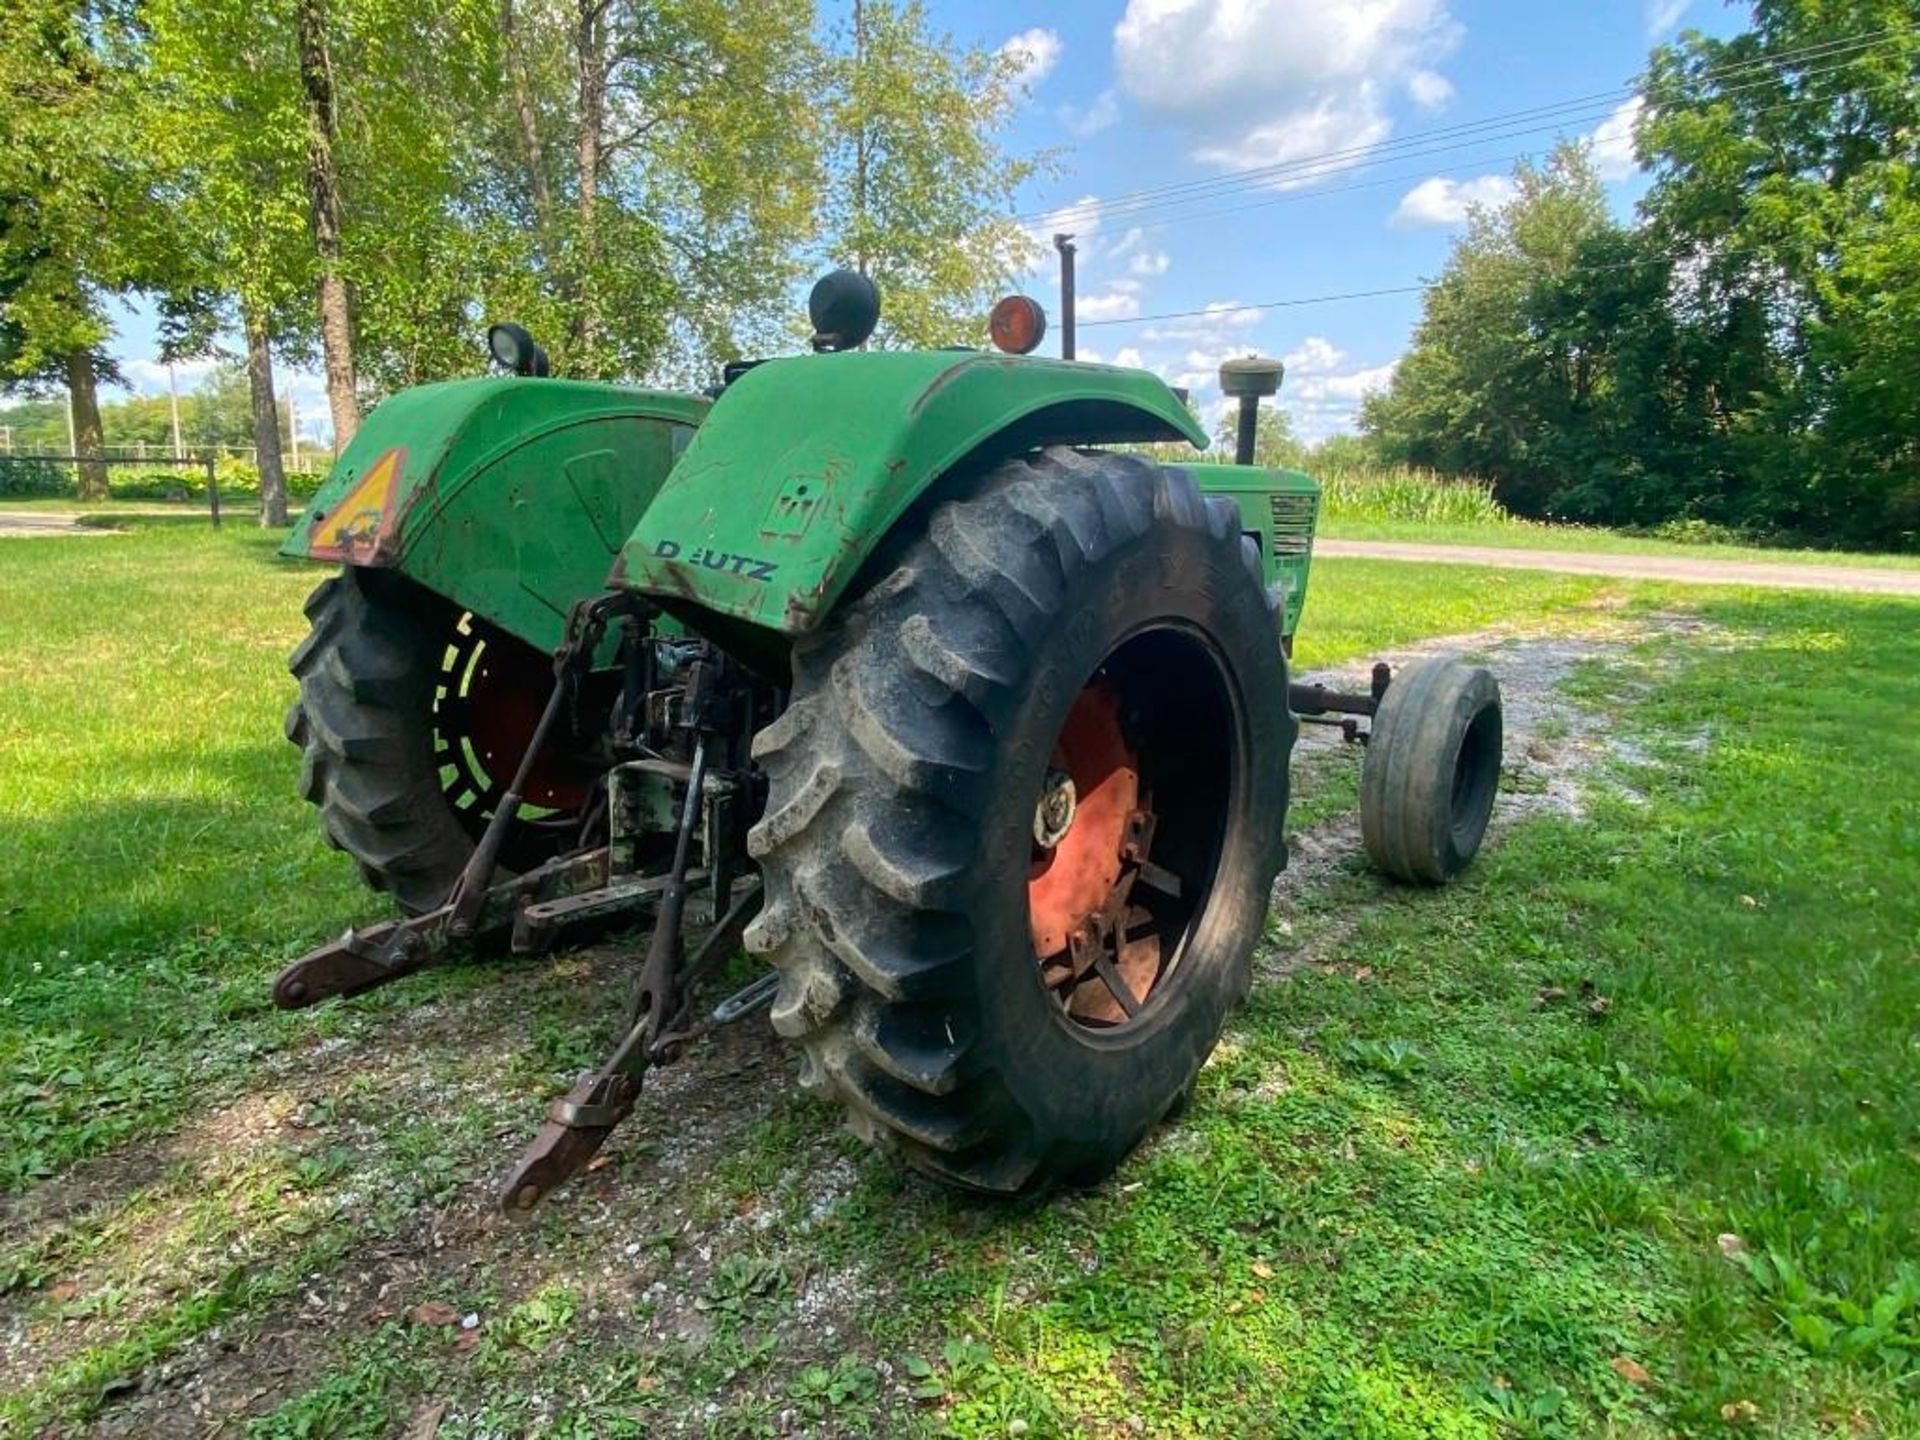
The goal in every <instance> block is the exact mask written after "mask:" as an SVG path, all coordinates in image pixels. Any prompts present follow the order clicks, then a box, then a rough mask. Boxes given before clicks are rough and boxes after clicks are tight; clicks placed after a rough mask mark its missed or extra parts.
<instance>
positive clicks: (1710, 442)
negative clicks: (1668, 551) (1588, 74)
mask: <svg viewBox="0 0 1920 1440" xmlns="http://www.w3.org/2000/svg"><path fill="white" fill-rule="evenodd" d="M1753 17H1754V20H1753V28H1752V29H1750V30H1749V31H1747V32H1746V33H1743V34H1741V35H1739V36H1737V37H1735V38H1734V39H1732V40H1727V41H1720V40H1714V39H1710V38H1708V37H1705V36H1702V35H1699V34H1697V33H1690V34H1688V35H1685V36H1683V37H1682V38H1681V39H1679V40H1678V41H1676V42H1675V43H1674V44H1672V45H1670V46H1664V47H1662V48H1661V49H1659V50H1657V51H1655V53H1654V55H1653V58H1652V61H1651V63H1650V66H1649V69H1648V72H1647V76H1646V79H1645V86H1644V95H1645V102H1646V109H1645V113H1644V116H1643V118H1642V120H1641V122H1640V125H1639V130H1638V136H1637V143H1638V146H1639V150H1640V153H1641V156H1642V158H1643V159H1644V160H1645V161H1646V162H1647V163H1648V164H1649V165H1650V166H1651V168H1652V170H1653V177H1654V178H1653V184H1652V186H1651V188H1650V190H1649V192H1648V194H1647V196H1646V198H1645V200H1644V201H1643V202H1642V204H1641V206H1640V211H1639V215H1638V216H1637V218H1636V221H1635V223H1633V224H1622V223H1620V222H1618V221H1616V220H1614V219H1613V218H1612V217H1611V216H1610V214H1609V213H1608V210H1607V206H1606V203H1605V197H1604V194H1603V193H1602V191H1601V188H1600V185H1599V182H1598V180H1597V178H1596V176H1595V175H1594V173H1593V169H1592V166H1591V164H1590V163H1589V161H1588V159H1587V157H1586V156H1585V154H1584V153H1583V151H1582V150H1581V149H1580V148H1579V147H1572V146H1569V147H1562V149H1561V150H1559V151H1557V152H1556V153H1555V154H1554V156H1553V157H1552V158H1551V159H1550V160H1549V161H1548V162H1547V163H1546V164H1545V165H1544V166H1540V167H1533V166H1529V165H1525V164H1523V165H1522V166H1521V167H1520V168H1519V170H1517V171H1516V173H1515V181H1516V187H1515V195H1514V197H1513V199H1512V200H1511V201H1510V202H1508V203H1507V204H1505V205H1502V206H1500V207H1498V208H1495V209H1484V208H1483V209H1479V210H1476V211H1475V212H1474V213H1473V215H1472V217H1471V220H1470V222H1469V225H1468V228H1467V231H1466V234H1465V235H1464V236H1463V237H1462V239H1461V240H1460V241H1459V242H1458V243H1457V244H1456V246H1455V247H1454V252H1453V254H1452V257H1451V258H1450V259H1449V261H1448V263H1447V266H1446V269H1445V271H1444V272H1443V273H1442V275H1441V276H1440V277H1439V279H1438V280H1437V281H1436V282H1435V283H1434V284H1433V286H1432V287H1431V288H1430V290H1429V291H1428V293H1427V295H1426V297H1425V300H1424V302H1423V308H1422V315H1421V320H1420V324H1419V327H1418V329H1417V330H1416V332H1415V336H1414V342H1413V345H1412V347H1411V348H1410V350H1409V352H1408V354H1407V356H1406V358H1405V359H1404V360H1403V361H1402V363H1401V365H1400V367H1399V369H1398V371H1397V372H1396V374H1395V377H1394V381H1393V383H1392V385H1391V387H1390V388H1389V389H1388V390H1386V391H1385V392H1383V393H1381V394H1379V395H1376V396H1374V397H1372V398H1370V400H1369V402H1368V403H1367V405H1366V407H1365V409H1364V411H1363V424H1364V426H1365V428H1366V430H1367V431H1368V433H1369V435H1370V436H1371V437H1372V439H1373V441H1374V442H1375V444H1376V445H1377V447H1378V448H1379V449H1380V450H1381V451H1382V452H1383V454H1384V455H1385V456H1386V458H1389V459H1401V460H1406V461H1409V462H1411V463H1415V464H1420V465H1427V466H1432V467H1434V468H1436V469H1441V470H1451V471H1461V472H1471V473H1475V474H1479V475H1484V476H1487V477H1489V478H1491V479H1492V480H1493V481H1494V483H1495V487H1496V493H1497V494H1498V495H1499V497H1500V498H1501V499H1502V500H1503V501H1504V502H1505V503H1507V504H1508V505H1510V506H1511V507H1512V508H1514V509H1516V510H1519V511H1520V512H1522V513H1525V514H1529V515H1538V516H1562V517H1567V518H1572V519H1580V520H1590V521H1597V522H1602V523H1609V524H1622V523H1625V524H1653V523H1658V522H1661V521H1666V520H1671V519H1680V518H1685V519H1699V520H1704V521H1707V522H1710V523H1713V524H1716V525H1725V526H1730V527H1734V528H1738V529H1741V530H1745V531H1749V532H1752V533H1755V534H1760V535H1772V536H1781V537H1794V538H1802V539H1812V540H1820V541H1844V542H1847V543H1852V544H1862V545H1887V544H1894V545H1904V546H1913V545H1915V544H1916V543H1920V325H1916V321H1920V196H1917V195H1916V193H1915V189H1914V180H1913V176H1914V163H1915V159H1916V152H1917V151H1920V18H1917V17H1916V13H1915V11H1914V10H1913V7H1912V6H1911V5H1910V4H1907V3H1904V0H1844V3H1837V4H1831V3H1829V4H1814V3H1811V0H1758V3H1756V4H1755V5H1754V7H1753Z"/></svg>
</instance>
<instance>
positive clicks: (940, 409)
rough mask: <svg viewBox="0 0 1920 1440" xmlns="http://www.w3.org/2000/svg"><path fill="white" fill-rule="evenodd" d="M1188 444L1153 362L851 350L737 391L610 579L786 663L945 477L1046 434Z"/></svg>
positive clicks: (1045, 441) (1193, 432) (774, 367)
mask: <svg viewBox="0 0 1920 1440" xmlns="http://www.w3.org/2000/svg"><path fill="white" fill-rule="evenodd" d="M1155 440H1187V441H1190V442H1192V443H1193V444H1194V445H1196V446H1204V445H1205V444H1206V440H1207V437H1206V432H1205V431H1203V430H1202V429H1201V428H1200V426H1199V424H1198V423H1197V422H1196V421H1195V420H1194V418H1193V416H1192V415H1191V414H1190V413H1189V412H1188V410H1187V408H1186V406H1185V405H1183V404H1182V403H1181V402H1180V399H1179V397H1178V396H1176V395H1175V394H1174V393H1173V391H1172V390H1170V389H1169V388H1168V387H1167V386H1166V385H1165V384H1164V383H1163V382H1162V381H1161V380H1160V379H1159V378H1158V377H1156V376H1154V375H1150V374H1148V373H1147V372H1145V371H1142V370H1123V369H1117V368H1114V367H1112V366H1106V365H1090V364H1079V363H1067V362H1064V361H1059V360H1042V359H1035V358H1033V357H1030V356H1012V355H1000V354H990V353H979V352H974V351H953V350H933V351H849V352H847V353H844V354H831V355H807V356H795V357H791V358H788V359H782V360H769V361H766V362H765V363H763V364H760V365H756V366H755V367H753V368H752V369H751V370H748V371H747V372H746V373H745V374H743V375H741V376H740V377H739V379H737V380H736V381H734V383H733V384H732V385H731V386H729V387H728V388H727V390H726V391H725V392H724V393H723V394H722V395H721V397H720V398H719V399H718V400H717V401H715V402H714V406H713V410H712V412H711V413H710V414H709V416H708V418H707V420H706V422H705V423H704V424H703V425H702V426H701V428H700V430H699V432H698V433H697V434H696V435H695V436H694V438H693V442H692V444H690V445H689V446H688V448H687V452H686V454H685V455H684V456H683V457H682V458H681V460H680V463H679V464H678V465H677V466H675V467H674V471H673V473H672V474H671V475H670V476H669V477H668V478H667V482H666V484H664V485H663V486H661V488H660V493H659V494H658V495H657V496H656V497H655V499H654V502H653V504H652V505H651V506H649V507H648V509H647V512H646V514H645V515H644V516H642V517H641V520H640V524H639V526H638V528H636V529H635V530H634V532H633V535H632V538H631V539H629V540H628V541H627V544H626V546H625V547H624V548H623V549H622V551H621V553H620V559H619V562H618V564H617V565H616V567H615V572H614V579H615V583H617V584H623V585H626V586H629V587H632V588H635V589H638V590H641V591H644V592H646V593H647V594H649V595H652V596H655V597H657V598H659V599H660V600H661V601H662V602H663V603H664V604H665V606H666V608H667V609H668V610H669V611H670V612H673V613H675V614H678V615H680V616H681V617H682V618H684V619H686V620H687V621H688V623H690V624H692V625H694V626H695V627H696V628H701V629H705V630H707V631H709V633H712V634H713V635H715V636H716V638H719V639H721V640H722V642H723V643H727V644H729V645H731V646H732V647H733V648H735V649H736V650H737V651H738V652H740V653H743V654H746V655H749V656H754V657H759V658H761V659H763V660H765V661H771V659H772V657H773V656H775V655H778V656H780V657H781V658H782V659H784V653H785V650H786V648H787V646H788V645H789V644H790V643H791V640H792V639H793V638H794V637H796V636H800V635H803V634H805V633H807V632H808V631H809V630H812V629H813V628H814V627H816V626H817V625H819V624H820V622H821V620H822V619H823V618H824V617H825V616H826V615H827V613H828V612H829V611H831V610H832V608H833V606H834V604H835V602H836V601H837V600H838V599H839V598H840V596H841V594H842V593H843V592H844V591H845V590H846V588H847V586H848V585H849V584H850V583H851V582H852V580H853V578H854V576H855V575H856V574H857V573H858V572H859V570H860V567H861V566H862V565H863V564H864V563H865V562H866V561H867V559H868V557H869V556H871V555H872V554H873V552H874V550H875V549H876V548H877V547H878V546H879V544H880V542H881V540H882V538H883V537H884V536H885V535H886V534H887V532H888V531H889V530H890V529H891V528H892V527H893V526H894V524H895V523H896V522H897V521H898V520H899V519H900V517H901V516H902V515H903V514H905V513H906V511H907V509H908V507H909V506H911V505H912V504H913V503H914V502H915V501H916V500H918V499H919V498H920V497H921V496H922V495H924V494H925V493H926V492H927V490H928V487H929V486H931V485H932V484H933V483H934V482H935V481H936V480H937V479H938V478H939V477H940V476H942V475H944V474H947V473H948V472H950V471H952V470H954V469H955V468H956V467H958V466H962V465H966V464H970V463H976V462H984V461H986V460H989V459H996V458H999V457H1000V456H1002V455H1006V454H1010V453H1017V452H1020V451H1023V450H1028V449H1032V448H1034V447H1035V446H1039V445H1059V444H1103V443H1122V444H1125V443H1140V442H1145V441H1155Z"/></svg>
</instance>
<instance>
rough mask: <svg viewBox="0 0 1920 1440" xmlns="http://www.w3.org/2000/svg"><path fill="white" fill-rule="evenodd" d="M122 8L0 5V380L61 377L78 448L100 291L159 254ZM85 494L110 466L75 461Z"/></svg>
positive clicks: (129, 29) (55, 380)
mask: <svg viewBox="0 0 1920 1440" xmlns="http://www.w3.org/2000/svg"><path fill="white" fill-rule="evenodd" d="M135 41H136V36H135V33H134V30H133V26H132V21H131V17H130V16H129V15H128V14H126V13H123V12H122V11H120V10H119V9H118V8H117V7H115V6H114V5H112V4H110V3H106V0H102V3H98V4H94V3H86V0H10V3H9V4H8V5H7V6H6V7H5V8H4V9H0V383H6V384H8V385H9V386H14V387H25V388H27V389H35V388H45V387H47V386H49V385H55V384H64V385H65V387H66V390H67V396H68V407H69V414H70V416H71V420H72V426H73V444H74V447H75V453H77V454H80V455H99V454H100V453H102V445H103V440H102V434H101V424H100V405H99V396H98V384H99V381H100V379H101V378H102V376H103V375H105V376H107V377H108V378H111V362H110V361H109V360H108V358H107V356H106V352H105V348H104V347H105V343H106V340H107V338H108V336H109V334H110V333H111V332H110V328H109V326H108V323H107V319H106V311H105V306H104V303H103V301H104V297H105V296H106V295H109V294H113V293H118V292H123V291H125V290H127V289H129V288H130V287H132V286H133V285H134V284H136V283H137V282H138V281H139V280H140V279H141V278H142V277H143V274H145V273H147V267H148V266H149V265H150V264H151V263H152V262H154V261H155V260H156V257H159V256H161V255H163V254H164V243H163V242H161V241H159V240H158V239H157V238H156V236H155V227H154V217H153V215H152V213H151V207H150V205H149V203H148V202H149V192H148V177H147V175H146V174H145V173H144V172H143V170H142V167H141V164H140V156H141V153H142V152H141V146H140V145H139V143H138V133H137V125H136V124H135V122H134V115H135V106H134V103H133V102H134V97H135V95H136V91H137V87H136V85H135V84H134V76H133V70H134V55H135ZM80 490H81V494H82V496H84V497H85V498H88V499H95V498H100V497H102V496H104V495H105V494H106V493H107V467H106V466H105V465H102V464H83V465H81V466H80Z"/></svg>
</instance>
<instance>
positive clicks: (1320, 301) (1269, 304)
mask: <svg viewBox="0 0 1920 1440" xmlns="http://www.w3.org/2000/svg"><path fill="white" fill-rule="evenodd" d="M1676 258H1678V257H1676V256H1673V255H1669V254H1665V253H1662V254H1659V255H1643V256H1641V257H1640V258H1639V259H1637V260H1621V261H1617V262H1615V263H1613V264H1609V265H1588V266H1584V267H1582V271H1583V273H1585V274H1588V275H1604V274H1606V273H1607V272H1609V271H1613V270H1636V269H1638V268H1640V267H1641V266H1643V265H1658V264H1662V263H1664V262H1667V261H1671V260H1674V259H1676ZM1434 283H1435V282H1433V281H1422V282H1421V283H1419V284H1417V285H1387V286H1383V287H1381V288H1380V289H1377V290H1348V291H1344V292H1342V293H1341V294H1338V295H1300V296H1295V297H1293V298H1291V299H1287V300H1262V301H1259V302H1258V303H1256V304H1251V305H1238V304H1233V303H1230V302H1228V301H1224V300H1217V301H1215V302H1214V303H1213V304H1211V305H1204V306H1202V307H1201V308H1200V309H1198V310H1168V311H1164V312H1162V313H1161V314H1158V315H1128V316H1125V317H1123V318H1119V319H1113V320H1080V321H1077V322H1076V324H1077V325H1078V326H1079V328H1080V329H1082V330H1087V329H1091V328H1092V327H1093V326H1095V325H1152V324H1156V323H1158V322H1159V321H1162V320H1191V319H1194V318H1197V317H1206V316H1211V317H1215V318H1219V319H1225V318H1226V317H1227V316H1230V315H1237V314H1240V313H1241V312H1243V311H1247V310H1291V309H1295V308H1297V307H1299V306H1303V305H1331V304H1334V303H1336V302H1338V301H1342V300H1373V299H1377V298H1378V297H1380V296H1384V295H1414V294H1418V293H1420V292H1422V291H1424V290H1429V289H1431V288H1432V287H1433V284H1434Z"/></svg>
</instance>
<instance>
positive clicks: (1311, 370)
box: [1280, 335, 1347, 383]
mask: <svg viewBox="0 0 1920 1440" xmlns="http://www.w3.org/2000/svg"><path fill="white" fill-rule="evenodd" d="M1346 359H1347V352H1346V351H1344V350H1342V349H1341V348H1340V347H1339V346H1337V345H1335V344H1334V343H1333V342H1332V341H1331V340H1328V339H1326V338H1325V337H1324V336H1321V335H1309V336H1308V337H1307V338H1306V339H1304V340H1302V341H1301V342H1300V347H1299V348H1298V349H1297V350H1289V351H1288V352H1287V353H1286V354H1285V355H1283V356H1281V357H1280V363H1281V364H1282V365H1285V366H1286V367H1287V380H1288V382H1289V383H1291V382H1292V381H1293V380H1294V379H1296V378H1303V377H1305V376H1308V375H1330V374H1332V373H1333V372H1334V371H1336V370H1338V369H1339V368H1340V367H1341V366H1342V365H1344V364H1345V363H1346Z"/></svg>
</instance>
